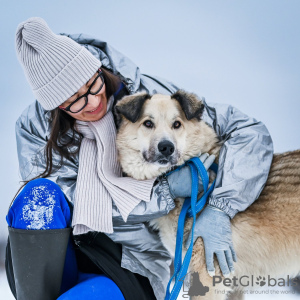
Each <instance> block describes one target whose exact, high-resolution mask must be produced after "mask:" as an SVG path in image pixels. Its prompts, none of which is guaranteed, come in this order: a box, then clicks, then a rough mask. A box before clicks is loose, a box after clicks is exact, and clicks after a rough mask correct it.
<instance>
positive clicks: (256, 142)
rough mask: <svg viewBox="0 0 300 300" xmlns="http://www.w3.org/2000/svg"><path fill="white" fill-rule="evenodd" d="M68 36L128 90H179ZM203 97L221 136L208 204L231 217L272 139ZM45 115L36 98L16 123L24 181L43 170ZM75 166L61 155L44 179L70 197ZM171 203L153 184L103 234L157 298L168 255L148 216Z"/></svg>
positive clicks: (87, 40)
mask: <svg viewBox="0 0 300 300" xmlns="http://www.w3.org/2000/svg"><path fill="white" fill-rule="evenodd" d="M67 36H69V37H70V38H72V39H73V40H75V41H76V42H78V43H80V44H82V45H84V46H85V47H86V48H87V49H88V50H89V51H90V52H91V53H92V54H93V55H95V56H96V57H97V58H99V59H100V60H101V62H102V65H103V66H105V67H106V68H108V69H110V70H111V71H113V73H114V74H117V75H118V76H119V77H120V78H121V79H122V80H123V81H124V82H125V83H126V86H127V88H128V90H129V92H130V94H133V93H135V92H140V91H146V92H148V93H150V94H154V93H163V94H170V93H173V92H175V91H176V90H177V89H178V88H177V87H176V86H175V85H173V84H172V83H170V82H167V81H166V80H163V79H160V78H158V77H154V76H149V75H144V74H141V73H140V70H139V68H138V67H137V66H136V65H135V64H134V63H133V62H132V61H130V60H129V59H128V58H127V57H125V56H124V55H122V54H121V53H119V52H118V51H116V50H115V49H113V48H112V47H111V46H109V45H108V44H106V43H105V42H103V41H100V40H98V39H95V38H92V37H89V36H86V35H83V34H80V35H67ZM202 100H203V101H204V104H205V111H204V115H203V120H204V121H205V122H206V123H208V124H209V125H210V126H212V127H213V128H214V129H215V131H216V132H217V134H218V136H219V137H220V139H221V140H223V141H224V145H223V147H222V149H221V152H220V157H219V171H218V175H217V181H216V186H215V189H214V191H213V193H212V195H211V197H210V199H209V203H210V204H211V205H214V206H217V207H219V208H221V209H222V210H224V211H225V212H226V213H227V214H228V215H229V216H230V217H231V218H232V217H234V216H235V214H236V213H237V212H239V211H243V210H245V209H246V208H247V207H248V206H249V205H250V204H251V203H252V202H253V201H254V200H255V199H257V197H258V196H259V194H260V192H261V191H262V189H263V187H264V184H265V182H266V179H267V176H268V173H269V168H270V165H271V161H272V157H273V144H272V139H271V137H270V135H269V132H268V130H267V129H266V127H265V126H264V124H262V123H261V122H259V121H257V120H255V119H253V118H250V117H248V116H247V115H245V114H243V113H242V112H240V111H239V110H237V109H236V108H234V107H232V106H228V105H225V104H222V105H220V104H210V105H208V104H207V103H206V102H205V100H204V98H202ZM49 120H50V112H49V111H45V110H44V109H43V108H42V107H41V105H40V104H39V103H38V102H37V101H35V102H34V103H32V104H31V105H30V106H29V107H27V109H26V110H25V111H24V112H23V113H22V115H21V116H20V117H19V119H18V120H17V122H16V138H17V148H18V158H19V167H20V173H21V177H22V179H23V180H29V179H30V178H33V177H34V176H36V175H37V174H41V173H42V172H43V171H44V170H45V158H44V152H43V151H44V147H45V145H46V142H47V140H48V137H49V135H50V122H49ZM53 163H54V164H58V163H59V157H58V156H57V155H55V154H54V156H53ZM77 171H78V156H77V157H76V158H75V159H72V160H64V164H63V166H62V167H61V168H60V169H59V170H58V171H55V172H54V173H53V174H52V175H51V177H50V178H49V179H51V180H53V181H54V182H56V183H57V184H58V185H59V186H60V187H61V189H62V190H63V192H64V193H65V195H66V196H67V198H68V200H69V201H70V202H72V201H73V194H74V190H75V186H76V177H77ZM87 201H88V199H87ZM173 208H174V201H173V199H172V198H171V197H170V194H169V188H168V184H167V182H166V181H165V180H164V179H160V180H159V182H158V184H156V185H155V186H154V188H153V193H152V198H151V201H150V202H148V203H146V202H143V201H142V202H141V203H140V204H139V205H138V206H137V207H136V208H135V209H134V210H133V211H132V213H131V214H130V215H129V218H128V221H127V223H124V221H123V219H122V217H121V215H120V213H119V212H118V209H117V208H116V206H113V224H114V233H113V234H109V235H108V236H109V237H110V238H111V239H112V240H114V241H115V242H119V243H121V244H122V267H123V268H127V269H129V270H130V271H132V272H135V273H139V274H141V275H143V276H145V277H147V278H148V279H149V280H150V283H151V285H152V287H153V290H154V293H155V295H156V297H157V299H164V295H165V289H166V285H167V282H168V280H169V278H170V264H171V258H170V256H169V254H168V252H167V251H166V249H165V248H164V247H163V245H162V244H161V242H160V240H159V237H158V235H157V232H154V231H153V230H152V229H151V228H149V226H148V223H147V221H148V220H150V219H154V218H157V217H160V216H162V215H165V214H167V213H168V212H169V211H170V210H171V209H173Z"/></svg>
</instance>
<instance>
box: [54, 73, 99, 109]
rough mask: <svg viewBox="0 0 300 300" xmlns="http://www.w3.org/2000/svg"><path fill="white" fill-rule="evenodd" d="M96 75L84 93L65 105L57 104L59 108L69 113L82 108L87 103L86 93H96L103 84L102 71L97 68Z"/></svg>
mask: <svg viewBox="0 0 300 300" xmlns="http://www.w3.org/2000/svg"><path fill="white" fill-rule="evenodd" d="M97 72H98V75H97V77H96V78H95V79H94V81H93V82H92V84H91V85H90V87H89V89H88V90H87V92H86V93H85V94H83V95H82V96H80V97H78V98H77V99H76V100H74V101H73V102H72V103H71V104H70V105H68V106H67V107H63V106H59V108H60V109H62V110H64V111H69V112H71V113H78V112H80V111H81V110H83V109H84V108H85V107H86V106H87V104H88V95H89V94H91V95H97V94H98V93H99V92H100V91H101V89H102V88H103V86H104V77H103V73H102V71H101V70H100V69H99V70H98V71H97Z"/></svg>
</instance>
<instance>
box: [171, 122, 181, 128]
mask: <svg viewBox="0 0 300 300" xmlns="http://www.w3.org/2000/svg"><path fill="white" fill-rule="evenodd" d="M179 127H181V123H180V122H179V121H175V122H174V123H173V128H174V129H178V128H179Z"/></svg>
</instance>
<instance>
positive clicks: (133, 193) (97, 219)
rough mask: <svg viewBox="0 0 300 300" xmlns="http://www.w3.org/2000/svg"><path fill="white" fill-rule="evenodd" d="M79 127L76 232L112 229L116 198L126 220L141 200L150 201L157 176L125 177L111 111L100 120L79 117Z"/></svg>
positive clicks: (77, 122) (74, 213) (73, 222)
mask: <svg viewBox="0 0 300 300" xmlns="http://www.w3.org/2000/svg"><path fill="white" fill-rule="evenodd" d="M110 100H112V101H113V99H110ZM112 101H110V102H112ZM76 129H77V130H78V131H79V132H81V133H82V134H83V136H84V138H83V140H82V142H81V147H80V152H79V168H78V176H77V183H76V191H75V201H74V211H73V220H72V226H73V227H74V231H73V234H83V233H86V232H88V231H101V232H105V233H112V232H113V222H112V202H114V203H115V204H116V206H117V208H118V210H119V212H120V214H121V216H122V218H123V220H124V221H125V222H126V220H127V218H128V215H129V214H130V212H131V211H132V210H133V209H134V208H135V207H136V206H137V205H138V204H139V203H140V201H141V200H143V201H150V195H151V190H152V187H153V183H154V179H153V180H135V179H132V178H129V177H122V172H121V167H120V164H119V162H118V159H117V158H118V157H117V149H116V127H115V123H114V118H113V114H112V112H111V111H108V112H107V113H106V114H105V115H104V117H102V118H101V119H100V120H99V121H95V122H83V121H78V120H77V121H76Z"/></svg>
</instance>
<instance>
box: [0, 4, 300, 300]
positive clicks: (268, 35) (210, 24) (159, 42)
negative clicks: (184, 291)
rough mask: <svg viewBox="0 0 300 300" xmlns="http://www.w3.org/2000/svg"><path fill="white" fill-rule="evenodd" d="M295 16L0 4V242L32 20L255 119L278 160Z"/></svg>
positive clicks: (292, 89)
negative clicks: (90, 38) (23, 32)
mask: <svg viewBox="0 0 300 300" xmlns="http://www.w3.org/2000/svg"><path fill="white" fill-rule="evenodd" d="M299 13H300V2H299V1H297V0H287V1H284V0H281V1H278V0H243V1H237V0H235V1H233V0H226V1H223V0H219V1H216V0H210V1H204V0H187V1H175V0H173V1H156V0H152V1H141V0H140V1H138V0H132V1H130V0H127V1H121V0H114V1H103V0H97V1H95V0H89V1H85V2H84V1H76V0H73V1H69V0H68V1H63V0H60V1H58V0H52V1H32V0H26V1H13V0H12V1H9V2H8V1H4V0H0V39H1V44H0V45H1V47H0V51H1V53H0V68H1V69H0V70H1V72H0V82H1V89H0V95H1V96H0V97H1V102H0V103H1V106H0V121H1V126H0V132H1V142H0V167H1V172H0V187H1V200H0V240H1V239H4V238H6V235H7V230H6V223H5V215H6V212H7V208H8V205H9V203H10V201H11V199H12V198H13V196H14V194H15V192H16V191H17V188H18V186H19V181H20V180H21V179H20V177H19V173H18V162H17V152H16V143H15V134H14V124H15V121H16V119H17V118H18V116H19V115H20V114H21V112H22V111H23V110H24V109H25V108H26V106H27V105H28V104H30V103H31V102H32V101H33V100H34V98H33V94H32V92H31V89H30V87H29V85H28V83H27V82H26V79H25V76H24V74H23V70H22V68H21V66H20V64H19V62H18V60H17V58H16V54H15V47H14V35H15V30H16V28H17V25H18V24H19V23H20V22H22V21H24V20H26V19H27V18H29V17H33V16H39V17H42V18H44V19H45V20H46V21H47V23H48V24H49V26H50V28H52V30H53V31H54V32H56V33H59V32H67V33H86V34H90V35H94V36H95V37H97V38H100V39H102V40H104V41H106V42H108V43H109V44H111V45H112V46H114V47H115V48H116V49H117V50H119V51H120V52H122V53H124V54H125V55H127V56H128V57H129V58H130V59H131V60H133V61H134V62H135V63H136V64H137V65H138V66H139V67H140V70H141V72H142V73H146V74H150V75H151V74H152V75H158V76H160V77H164V78H166V79H168V80H169V81H173V82H174V83H176V84H177V85H179V86H180V87H182V88H184V89H186V90H187V91H190V92H195V93H197V94H198V95H200V96H204V97H205V98H206V100H207V102H223V103H230V104H232V105H234V106H236V107H238V108H239V109H240V110H242V111H243V112H244V113H246V114H248V115H250V116H253V117H255V118H256V119H258V120H261V121H263V122H264V123H265V124H266V125H267V127H268V129H269V131H270V133H271V135H272V138H273V141H274V147H275V151H276V152H282V151H288V150H294V149H299V148H300V133H299V124H300V113H299V109H300V101H299V100H300V99H299V95H300V93H299V92H300V85H299V72H300V71H299V70H300V60H299V53H300V51H299V50H300V43H299V36H300V18H299V16H300V14H299ZM0 255H2V256H3V253H1V252H0ZM1 280H3V277H0V281H1ZM0 286H2V285H0ZM282 297H284V296H282ZM0 298H1V297H0ZM1 299H2V298H1ZM256 299H267V298H264V296H257V298H256ZM281 299H283V298H281ZM286 299H287V298H286Z"/></svg>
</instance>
